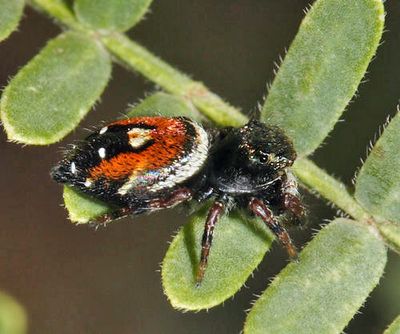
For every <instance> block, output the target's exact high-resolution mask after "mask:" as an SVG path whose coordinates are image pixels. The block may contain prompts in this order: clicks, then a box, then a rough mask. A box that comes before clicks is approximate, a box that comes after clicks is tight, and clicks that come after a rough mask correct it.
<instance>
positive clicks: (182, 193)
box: [149, 188, 193, 209]
mask: <svg viewBox="0 0 400 334" xmlns="http://www.w3.org/2000/svg"><path fill="white" fill-rule="evenodd" d="M192 196H193V195H192V192H191V191H190V189H188V188H179V189H176V190H174V191H173V192H172V194H171V195H170V196H169V197H167V198H158V199H153V200H151V201H150V203H149V208H150V209H167V208H172V207H173V206H175V205H177V204H179V203H182V202H184V201H188V200H190V199H191V198H192Z"/></svg>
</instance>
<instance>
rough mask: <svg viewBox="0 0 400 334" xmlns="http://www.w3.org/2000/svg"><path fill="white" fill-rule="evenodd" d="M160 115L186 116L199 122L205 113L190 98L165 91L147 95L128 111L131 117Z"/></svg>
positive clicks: (202, 119)
mask: <svg viewBox="0 0 400 334" xmlns="http://www.w3.org/2000/svg"><path fill="white" fill-rule="evenodd" d="M160 115H162V116H165V117H175V116H186V117H189V118H191V119H194V120H196V121H197V122H202V121H204V117H203V115H202V114H200V113H199V111H198V110H197V109H196V108H195V107H194V106H193V104H192V103H191V102H190V100H188V99H185V98H183V97H180V96H176V95H171V94H166V93H163V92H157V93H155V94H153V95H151V96H149V97H147V98H146V99H144V100H143V101H142V102H141V103H140V104H139V105H137V106H135V107H133V108H132V109H131V110H130V111H129V112H128V116H130V117H136V116H160Z"/></svg>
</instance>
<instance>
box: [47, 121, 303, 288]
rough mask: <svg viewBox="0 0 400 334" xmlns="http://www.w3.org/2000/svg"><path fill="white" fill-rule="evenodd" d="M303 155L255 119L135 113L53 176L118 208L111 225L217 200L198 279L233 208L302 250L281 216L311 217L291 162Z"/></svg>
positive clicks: (89, 142)
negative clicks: (207, 121) (211, 124)
mask: <svg viewBox="0 0 400 334" xmlns="http://www.w3.org/2000/svg"><path fill="white" fill-rule="evenodd" d="M295 159H296V153H295V151H294V148H293V145H292V143H291V141H290V140H289V139H288V138H287V136H286V135H285V134H284V133H283V131H282V130H281V129H279V128H278V127H275V126H268V125H266V124H264V123H262V122H260V121H257V120H252V121H250V122H249V123H247V124H246V125H244V126H243V127H240V128H233V127H226V128H222V129H214V128H209V129H205V128H204V127H203V126H202V125H200V124H198V123H196V122H194V121H193V120H191V119H188V118H185V117H172V118H166V117H135V118H130V119H125V120H120V121H116V122H113V123H111V124H109V125H107V126H105V127H103V128H101V129H100V130H99V131H96V132H94V133H93V134H91V135H90V136H88V137H87V138H86V139H85V140H84V141H83V142H82V143H79V144H78V145H76V146H74V147H73V148H72V149H71V150H69V151H68V152H67V153H66V156H65V158H64V159H63V160H62V161H61V162H60V163H59V164H58V165H57V166H56V167H54V168H53V169H52V171H51V175H52V177H53V179H54V180H55V181H57V182H59V183H65V184H68V185H71V186H73V187H75V188H77V189H78V190H80V191H82V192H84V193H86V194H89V195H91V196H93V197H95V198H98V199H101V200H103V201H106V202H109V203H113V204H114V205H116V206H117V207H119V209H117V210H116V211H115V212H111V213H109V214H106V215H104V216H102V217H99V218H97V219H96V221H95V222H94V223H96V224H105V223H107V222H109V221H112V220H115V219H119V218H122V217H125V216H127V215H137V214H142V213H146V212H147V213H150V212H153V211H155V210H160V209H164V208H170V207H173V206H175V205H177V204H179V203H182V202H185V201H189V200H196V201H199V202H201V201H204V200H207V199H213V200H214V204H213V205H212V206H211V208H210V211H209V214H208V217H207V219H206V222H205V228H204V234H203V239H202V251H201V259H200V263H199V269H198V272H197V277H196V281H197V282H198V283H200V282H201V281H202V279H203V277H204V273H205V269H206V266H207V260H208V255H209V252H210V248H211V243H212V238H213V232H214V227H215V225H216V224H217V222H218V219H219V217H220V216H221V215H222V214H223V213H224V211H226V210H227V207H228V206H231V205H233V206H236V207H239V208H244V209H247V210H249V211H250V212H251V213H252V214H253V215H256V216H259V217H260V218H261V219H262V220H263V221H264V222H265V223H266V224H267V226H268V227H269V228H270V229H271V231H272V232H273V233H274V234H275V235H276V236H277V237H278V239H279V240H280V242H281V243H282V244H283V245H284V246H285V247H286V249H287V251H288V253H289V255H290V257H292V258H293V257H296V249H295V247H294V245H293V244H292V241H291V239H290V237H289V234H288V233H287V231H286V230H285V228H284V227H283V226H282V225H281V223H280V221H279V219H278V218H277V217H279V216H280V215H282V214H285V215H287V214H289V216H291V218H290V220H291V221H292V222H295V223H296V222H298V221H299V220H300V219H301V218H302V217H303V215H304V208H303V206H302V204H301V201H300V199H299V194H298V191H297V182H296V179H295V178H294V177H293V175H292V174H291V172H290V169H289V168H290V166H291V165H292V164H293V162H294V160H295Z"/></svg>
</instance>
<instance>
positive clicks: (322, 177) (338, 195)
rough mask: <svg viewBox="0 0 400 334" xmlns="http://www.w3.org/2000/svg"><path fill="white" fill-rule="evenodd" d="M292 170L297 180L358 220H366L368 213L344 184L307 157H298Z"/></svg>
mask: <svg viewBox="0 0 400 334" xmlns="http://www.w3.org/2000/svg"><path fill="white" fill-rule="evenodd" d="M293 170H294V172H295V174H296V175H297V177H298V178H299V180H300V181H301V182H302V183H303V184H304V185H305V186H307V187H309V188H310V189H311V190H313V191H317V192H318V193H319V194H320V195H321V196H322V197H324V198H325V199H327V200H328V201H330V202H332V203H333V204H335V205H336V206H337V207H338V208H340V209H341V210H343V211H344V212H346V213H347V214H349V215H350V216H352V217H353V218H355V219H357V220H359V221H366V220H368V219H369V215H368V214H367V213H366V212H365V211H364V210H363V208H362V207H361V206H360V205H359V204H358V203H357V202H356V200H355V199H354V197H353V196H351V195H350V194H349V192H348V191H347V189H346V186H345V185H344V184H343V183H342V182H340V181H338V180H336V179H335V178H334V177H332V176H330V175H329V174H328V173H327V172H325V171H324V170H323V169H321V168H320V167H318V166H317V165H316V164H314V163H313V162H312V161H311V160H309V159H305V158H303V159H299V160H297V161H296V163H295V164H294V167H293Z"/></svg>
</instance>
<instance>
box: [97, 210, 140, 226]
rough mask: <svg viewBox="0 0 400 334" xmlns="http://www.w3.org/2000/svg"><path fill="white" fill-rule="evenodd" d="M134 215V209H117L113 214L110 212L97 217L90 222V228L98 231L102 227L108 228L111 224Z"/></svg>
mask: <svg viewBox="0 0 400 334" xmlns="http://www.w3.org/2000/svg"><path fill="white" fill-rule="evenodd" d="M133 213H134V209H133V208H130V207H124V208H120V209H117V210H115V211H112V212H108V213H106V214H104V215H102V216H99V217H97V218H96V219H95V220H92V221H91V222H89V226H90V227H93V228H95V229H96V230H97V229H98V228H99V227H101V226H103V227H104V226H106V225H107V224H108V223H109V222H111V221H114V220H118V219H122V218H124V217H127V216H129V215H130V214H133Z"/></svg>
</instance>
